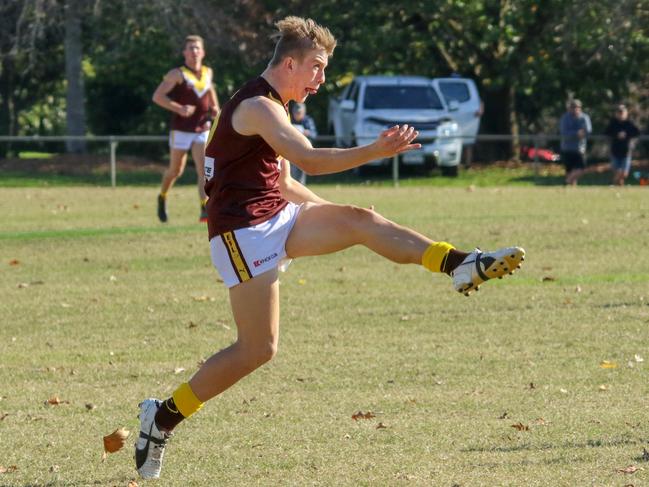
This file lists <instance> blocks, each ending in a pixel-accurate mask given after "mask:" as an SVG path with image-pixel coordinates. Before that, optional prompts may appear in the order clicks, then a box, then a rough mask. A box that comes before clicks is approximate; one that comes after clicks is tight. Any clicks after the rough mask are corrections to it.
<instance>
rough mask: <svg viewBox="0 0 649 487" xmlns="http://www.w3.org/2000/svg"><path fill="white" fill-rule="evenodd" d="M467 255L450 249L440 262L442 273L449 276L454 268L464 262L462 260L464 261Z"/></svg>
mask: <svg viewBox="0 0 649 487" xmlns="http://www.w3.org/2000/svg"><path fill="white" fill-rule="evenodd" d="M467 255H469V254H468V253H467V252H461V251H459V250H456V249H451V250H450V251H449V252H448V254H446V257H445V258H444V261H443V262H442V272H445V273H446V274H448V275H449V276H450V275H451V272H452V271H453V270H455V268H456V267H457V266H459V265H460V264H461V263H462V262H463V261H464V259H466V256H467Z"/></svg>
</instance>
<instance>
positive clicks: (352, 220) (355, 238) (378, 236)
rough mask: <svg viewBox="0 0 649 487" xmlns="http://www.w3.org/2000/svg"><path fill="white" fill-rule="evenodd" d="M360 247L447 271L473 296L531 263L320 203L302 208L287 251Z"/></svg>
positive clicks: (516, 253) (512, 251)
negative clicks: (459, 246)
mask: <svg viewBox="0 0 649 487" xmlns="http://www.w3.org/2000/svg"><path fill="white" fill-rule="evenodd" d="M358 244H360V245H364V246H365V247H367V248H369V249H370V250H372V251H374V252H376V253H377V254H379V255H381V256H383V257H385V258H387V259H389V260H391V261H393V262H397V263H400V264H420V265H423V266H424V267H426V268H427V269H429V270H431V271H433V272H445V273H447V274H449V275H450V276H451V277H453V286H454V288H455V290H456V291H458V292H461V293H463V294H467V295H468V294H469V293H470V292H472V291H474V290H477V289H478V287H479V285H480V284H482V283H483V282H485V281H487V280H489V279H493V278H495V277H499V278H500V277H503V276H504V275H506V274H511V273H513V272H514V270H515V269H517V268H518V267H520V265H521V262H522V261H523V260H524V259H525V251H524V250H523V249H521V248H519V247H507V248H504V249H500V250H498V251H496V252H482V251H480V250H477V249H476V250H474V251H473V252H471V253H467V252H460V251H458V250H456V249H455V248H454V247H453V246H452V245H450V244H447V243H445V242H434V241H432V240H431V239H429V238H428V237H425V236H423V235H421V234H420V233H418V232H416V231H414V230H411V229H409V228H406V227H403V226H401V225H398V224H396V223H394V222H391V221H390V220H388V219H386V218H384V217H382V216H381V215H379V214H378V213H376V212H375V211H373V210H368V209H364V208H358V207H355V206H343V205H335V204H314V203H305V204H304V206H303V208H302V209H301V211H300V214H299V215H298V218H297V220H296V222H295V226H294V227H293V230H292V231H291V233H290V234H289V237H288V240H287V242H286V252H287V254H288V255H289V256H290V257H305V256H312V255H322V254H328V253H332V252H336V251H339V250H343V249H346V248H348V247H351V246H353V245H358Z"/></svg>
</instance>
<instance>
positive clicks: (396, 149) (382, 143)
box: [374, 124, 421, 157]
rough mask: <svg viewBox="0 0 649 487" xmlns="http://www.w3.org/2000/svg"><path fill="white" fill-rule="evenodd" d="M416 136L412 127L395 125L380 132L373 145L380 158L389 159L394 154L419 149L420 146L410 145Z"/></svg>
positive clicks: (417, 133)
mask: <svg viewBox="0 0 649 487" xmlns="http://www.w3.org/2000/svg"><path fill="white" fill-rule="evenodd" d="M418 135H419V132H418V131H416V130H415V128H414V127H410V126H408V125H407V124H404V125H401V126H399V125H395V126H393V127H390V128H389V129H386V130H384V131H383V132H381V135H379V137H378V138H377V139H376V141H375V142H374V144H376V148H377V149H378V151H379V154H380V156H381V157H390V156H393V155H394V154H399V153H401V152H406V151H410V150H414V149H419V148H421V144H413V143H412V142H413V141H414V140H415V138H416V137H417V136H418Z"/></svg>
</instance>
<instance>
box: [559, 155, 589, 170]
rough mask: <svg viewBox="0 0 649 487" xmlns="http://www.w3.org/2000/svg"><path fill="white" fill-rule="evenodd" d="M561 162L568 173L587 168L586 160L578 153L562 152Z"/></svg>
mask: <svg viewBox="0 0 649 487" xmlns="http://www.w3.org/2000/svg"><path fill="white" fill-rule="evenodd" d="M561 162H563V165H564V166H566V172H570V171H572V170H574V169H585V168H586V158H585V157H584V155H583V154H582V153H581V152H578V151H570V152H561Z"/></svg>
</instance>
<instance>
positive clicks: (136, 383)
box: [0, 185, 649, 487]
mask: <svg viewBox="0 0 649 487" xmlns="http://www.w3.org/2000/svg"><path fill="white" fill-rule="evenodd" d="M316 191H318V192H319V193H321V194H322V195H324V196H325V197H327V198H330V199H332V200H335V201H339V202H350V203H355V204H358V205H363V206H368V205H370V204H374V205H375V206H376V209H377V211H380V212H381V213H383V214H384V215H385V216H387V217H389V218H392V219H395V220H396V221H398V222H401V223H403V224H406V225H409V226H412V227H414V228H416V229H418V230H420V231H422V232H423V233H426V234H428V235H430V236H431V237H432V238H436V239H440V240H441V239H445V240H448V241H451V242H453V243H455V244H456V245H458V246H460V247H464V248H470V247H472V246H476V245H478V246H480V247H482V248H484V249H491V248H494V247H496V246H501V245H509V244H520V245H522V246H524V247H525V248H526V250H527V254H528V258H527V260H526V262H525V265H524V267H523V269H522V270H521V271H520V272H519V273H517V274H515V275H514V276H511V277H509V278H507V279H504V280H502V281H496V282H494V283H493V284H492V283H489V284H487V285H485V286H484V287H483V289H482V290H481V291H480V292H479V293H477V294H476V295H472V296H471V297H470V298H465V297H463V296H461V295H458V294H457V293H455V292H453V291H452V290H451V286H450V282H449V280H448V278H446V277H444V276H440V275H430V274H429V273H427V272H425V271H424V270H422V269H421V268H418V267H415V266H397V265H394V264H392V263H389V262H387V261H384V260H381V259H380V258H378V257H376V256H374V255H373V254H371V253H370V252H368V251H366V250H365V249H362V248H353V249H350V250H347V251H345V252H342V253H339V254H336V255H332V256H326V257H319V258H312V259H304V260H299V261H296V262H294V263H293V265H292V266H291V268H290V269H289V272H287V273H286V274H282V275H281V292H282V327H281V330H282V336H281V339H280V349H279V353H278V356H277V357H276V358H275V360H273V361H272V362H271V363H270V364H268V365H267V366H265V367H263V368H262V369H260V370H259V371H257V372H256V373H255V374H253V375H252V376H250V377H248V378H246V379H244V380H243V381H242V382H241V383H239V384H238V385H236V386H235V387H234V388H232V389H231V390H229V391H227V392H226V393H225V394H223V395H222V396H221V397H219V398H217V399H215V400H214V401H212V402H210V403H209V404H208V405H207V406H206V407H205V408H204V409H203V410H202V411H201V412H200V413H199V414H198V415H196V416H195V417H193V418H192V419H190V420H189V421H187V422H186V423H184V424H182V425H181V426H180V427H179V428H178V430H177V433H176V435H175V437H174V438H173V440H172V441H171V442H170V445H169V447H168V449H167V457H166V461H165V465H164V469H163V478H162V479H161V480H160V481H158V482H157V483H154V482H145V481H142V480H139V479H136V477H135V471H134V467H133V461H132V454H133V446H132V445H133V441H134V436H135V435H136V434H137V428H138V421H137V419H136V415H137V404H138V402H139V401H140V400H141V399H142V398H144V397H147V396H150V395H154V396H157V397H163V398H164V397H166V396H168V395H169V394H170V393H171V392H172V391H173V389H174V388H175V387H176V386H177V385H178V384H179V383H180V382H182V381H185V380H186V379H188V378H189V377H190V375H191V374H192V373H193V371H194V370H196V368H197V364H198V362H199V361H200V360H201V359H202V358H206V357H208V356H209V355H210V354H211V353H212V352H214V351H216V350H218V349H219V348H221V347H223V346H225V345H228V344H230V343H231V342H232V341H233V340H234V339H235V328H234V326H233V324H232V321H231V316H230V312H229V306H228V302H227V292H226V290H225V289H224V288H223V285H222V284H221V283H219V282H218V280H217V275H216V273H215V271H214V270H213V269H212V267H211V264H210V260H209V248H208V244H207V236H206V232H205V229H204V227H203V226H202V225H199V224H198V223H196V221H195V220H196V218H197V209H198V206H197V198H196V195H195V188H193V187H191V186H181V187H178V188H176V189H175V190H174V192H172V194H171V196H170V213H171V221H170V223H169V224H167V225H166V226H162V225H160V224H158V223H157V221H156V220H155V208H154V206H153V202H154V201H155V194H156V189H154V188H153V187H139V188H136V187H120V188H118V189H116V190H112V189H110V188H105V187H104V188H98V187H65V186H61V187H50V188H39V187H28V188H24V187H23V188H21V187H16V188H6V187H5V188H3V189H2V190H0V214H1V215H2V225H1V227H0V249H1V251H0V256H1V261H0V275H1V276H2V279H0V292H1V293H2V299H1V300H0V303H1V306H0V309H1V318H0V319H1V321H2V325H1V326H0V467H4V469H5V470H6V469H8V471H7V472H5V473H0V485H1V486H77V485H79V486H86V485H87V486H113V485H114V486H124V487H126V485H127V484H128V483H129V481H130V480H136V482H137V484H138V485H140V486H142V485H154V484H155V485H161V486H216V485H228V486H251V485H263V486H280V485H281V486H284V485H286V486H306V485H319V486H392V485H396V486H399V485H420V486H438V485H439V486H448V487H450V486H454V485H455V486H476V485H484V486H501V485H516V486H519V485H520V486H563V485H565V486H582V485H587V486H591V485H596V486H620V487H621V486H624V485H634V486H640V485H647V484H648V483H649V461H648V459H649V453H646V451H645V448H649V444H648V442H647V440H648V437H649V423H648V420H649V414H648V409H647V406H648V404H647V396H648V392H649V381H648V380H647V379H648V368H649V363H648V362H649V349H648V347H649V251H647V248H648V247H649V230H648V226H649V192H648V191H647V189H646V188H639V187H635V188H624V189H622V190H619V189H614V188H608V187H587V188H585V187H580V188H576V189H571V188H568V189H566V188H563V187H534V186H531V185H527V186H516V187H512V186H507V187H479V186H478V187H471V188H470V190H469V189H467V188H466V187H426V186H408V187H401V188H398V189H392V188H385V187H384V188H375V187H363V186H353V187H336V186H319V187H317V188H316ZM56 397H57V398H58V399H59V401H60V402H61V403H60V404H56V405H50V404H47V401H48V400H49V399H54V398H56ZM53 402H56V401H53ZM359 411H360V412H362V413H364V414H366V415H367V416H373V417H368V419H358V420H354V419H352V415H354V414H355V413H358V412H359ZM368 412H371V413H372V414H367V413H368ZM118 427H125V428H127V429H129V430H131V431H132V433H131V438H129V440H128V442H127V446H126V448H124V449H123V450H122V451H119V452H117V453H114V454H112V455H109V456H108V458H106V459H105V461H103V462H102V460H101V457H102V451H103V444H102V437H103V436H104V435H107V434H109V433H111V432H112V431H113V430H115V429H116V428H118ZM630 467H633V468H630ZM634 469H637V470H636V471H635V472H634V473H625V470H626V472H632V471H633V470H634ZM0 472H3V468H0Z"/></svg>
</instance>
